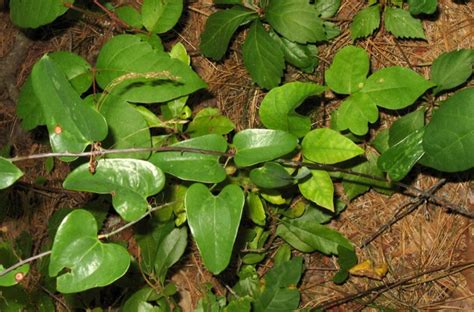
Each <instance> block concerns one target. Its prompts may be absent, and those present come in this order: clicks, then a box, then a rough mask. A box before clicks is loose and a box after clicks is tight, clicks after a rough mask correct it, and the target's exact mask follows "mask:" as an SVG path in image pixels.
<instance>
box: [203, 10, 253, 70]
mask: <svg viewBox="0 0 474 312" xmlns="http://www.w3.org/2000/svg"><path fill="white" fill-rule="evenodd" d="M257 18H258V15H257V14H256V13H255V12H254V11H249V10H246V9H244V8H241V7H238V6H236V7H233V8H231V9H227V10H222V11H218V12H216V13H214V14H212V15H211V16H210V17H209V18H208V19H207V22H206V26H205V29H204V32H202V34H201V44H200V46H199V48H200V50H201V53H202V54H204V55H205V56H207V57H209V58H212V59H214V60H216V61H218V60H220V59H221V58H222V57H223V56H224V54H225V52H226V51H227V47H228V46H229V42H230V39H231V38H232V35H233V34H234V33H235V31H236V30H237V28H239V26H241V25H243V24H246V23H248V22H250V21H252V20H254V19H257Z"/></svg>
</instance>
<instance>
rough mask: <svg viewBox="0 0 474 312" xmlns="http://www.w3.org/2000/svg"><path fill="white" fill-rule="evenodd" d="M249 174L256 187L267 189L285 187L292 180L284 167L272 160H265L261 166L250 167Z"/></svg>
mask: <svg viewBox="0 0 474 312" xmlns="http://www.w3.org/2000/svg"><path fill="white" fill-rule="evenodd" d="M249 176H250V179H251V180H252V182H253V183H255V184H256V185H257V186H258V187H262V188H268V189H272V188H280V187H285V186H288V185H291V184H293V182H294V179H293V178H292V177H291V175H290V174H289V173H288V171H287V170H286V169H285V167H283V166H282V165H280V164H278V163H274V162H266V163H265V164H264V165H263V167H260V168H255V169H252V170H251V171H250V175H249Z"/></svg>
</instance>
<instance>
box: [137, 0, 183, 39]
mask: <svg viewBox="0 0 474 312" xmlns="http://www.w3.org/2000/svg"><path fill="white" fill-rule="evenodd" d="M182 11H183V0H144V1H143V4H142V21H143V25H144V26H145V28H146V29H147V30H148V31H149V32H151V33H158V34H162V33H165V32H167V31H168V30H170V29H171V28H173V26H174V25H176V23H177V22H178V20H179V17H180V16H181V12H182Z"/></svg>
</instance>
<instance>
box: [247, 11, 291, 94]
mask: <svg viewBox="0 0 474 312" xmlns="http://www.w3.org/2000/svg"><path fill="white" fill-rule="evenodd" d="M242 54H243V59H244V65H245V68H247V70H248V72H249V73H250V76H251V77H252V80H253V81H255V82H256V83H257V84H258V85H259V86H260V87H262V88H265V89H271V88H274V87H276V86H277V85H278V84H279V83H280V79H281V76H283V69H284V68H285V59H284V55H283V51H282V50H281V48H280V46H279V45H278V43H276V42H275V41H274V40H273V39H272V38H271V37H270V35H269V34H268V32H266V31H265V29H264V28H263V25H262V23H261V22H260V21H258V20H257V21H255V22H253V23H252V25H251V26H250V30H249V32H248V34H247V38H246V39H245V42H244V44H243V46H242Z"/></svg>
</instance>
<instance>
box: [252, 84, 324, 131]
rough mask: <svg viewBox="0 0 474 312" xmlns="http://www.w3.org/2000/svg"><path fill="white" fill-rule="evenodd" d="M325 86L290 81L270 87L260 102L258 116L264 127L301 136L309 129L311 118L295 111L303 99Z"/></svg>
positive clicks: (316, 93)
mask: <svg viewBox="0 0 474 312" xmlns="http://www.w3.org/2000/svg"><path fill="white" fill-rule="evenodd" d="M324 90H325V88H324V87H323V86H320V85H318V84H315V83H309V82H290V83H287V84H284V85H283V86H281V87H277V88H274V89H272V90H271V91H270V92H268V94H267V95H266V96H265V98H264V99H263V101H262V103H261V104H260V110H259V117H260V121H261V122H262V123H263V124H264V125H265V127H267V128H270V129H278V130H284V131H288V132H290V133H292V134H294V135H295V136H297V137H302V136H304V135H306V133H308V131H309V130H311V119H310V118H309V117H307V116H302V115H300V114H298V113H297V112H295V109H296V108H297V107H298V106H300V105H301V104H302V103H303V101H304V100H305V99H306V98H308V97H310V96H315V95H320V94H321V93H323V92H324Z"/></svg>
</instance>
